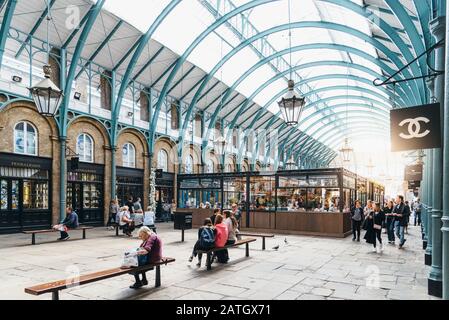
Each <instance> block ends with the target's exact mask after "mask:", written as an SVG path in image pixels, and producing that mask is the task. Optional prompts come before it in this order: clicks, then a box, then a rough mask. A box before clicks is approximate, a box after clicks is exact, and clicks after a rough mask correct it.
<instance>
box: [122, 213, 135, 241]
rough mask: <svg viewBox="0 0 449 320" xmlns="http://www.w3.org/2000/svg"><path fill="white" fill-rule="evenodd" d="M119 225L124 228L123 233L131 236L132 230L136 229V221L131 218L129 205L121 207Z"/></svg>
mask: <svg viewBox="0 0 449 320" xmlns="http://www.w3.org/2000/svg"><path fill="white" fill-rule="evenodd" d="M119 225H120V229H122V230H123V233H124V234H126V235H127V236H128V237H131V235H132V232H133V231H134V221H133V220H132V219H131V214H130V213H129V208H128V206H124V207H122V208H121V209H120V215H119Z"/></svg>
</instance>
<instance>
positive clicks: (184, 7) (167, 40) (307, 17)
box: [105, 0, 389, 133]
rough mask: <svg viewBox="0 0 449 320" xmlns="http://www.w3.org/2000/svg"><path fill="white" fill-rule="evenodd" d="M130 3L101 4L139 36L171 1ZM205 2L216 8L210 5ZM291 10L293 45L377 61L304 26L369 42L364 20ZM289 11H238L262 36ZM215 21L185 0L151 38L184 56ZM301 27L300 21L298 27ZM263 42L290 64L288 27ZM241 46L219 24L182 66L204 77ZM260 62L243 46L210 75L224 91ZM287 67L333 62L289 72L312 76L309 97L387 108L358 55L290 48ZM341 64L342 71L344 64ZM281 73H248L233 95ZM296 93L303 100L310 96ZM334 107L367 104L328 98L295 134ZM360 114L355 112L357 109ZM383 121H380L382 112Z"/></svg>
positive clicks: (274, 87) (261, 98)
mask: <svg viewBox="0 0 449 320" xmlns="http://www.w3.org/2000/svg"><path fill="white" fill-rule="evenodd" d="M135 2H136V3H135V4H134V3H133V5H129V3H127V2H125V1H122V0H108V1H107V2H106V5H105V6H106V8H107V9H108V10H110V11H111V12H113V13H114V14H116V15H118V16H119V17H122V18H123V19H125V20H127V21H129V22H130V23H131V24H133V25H134V26H136V27H137V28H139V29H140V30H141V31H142V32H145V31H146V30H147V28H148V27H149V26H150V25H151V23H152V22H153V21H154V19H155V18H156V17H157V13H159V12H161V11H162V9H163V8H164V7H165V6H166V5H167V4H168V3H169V1H168V0H154V1H152V6H153V7H152V10H135V8H136V7H137V6H142V7H146V6H147V5H146V4H147V1H145V0H140V1H139V0H138V1H135ZM203 2H210V3H215V1H203ZM248 2H250V1H248V0H232V3H233V4H234V5H235V6H236V7H238V6H241V5H244V4H247V3H248ZM353 2H354V3H356V4H358V5H366V3H364V1H362V0H354V1H353ZM227 3H230V1H221V4H220V5H221V6H223V8H221V9H222V10H223V12H225V11H224V10H228V11H229V9H226V8H225V6H226V5H227ZM290 6H291V9H290V21H291V22H292V23H299V24H297V26H299V27H298V28H293V29H291V40H292V47H297V46H302V47H304V46H305V45H309V44H315V43H321V44H338V45H342V46H348V47H352V48H355V49H358V50H360V51H362V52H364V53H365V54H369V55H370V56H372V57H373V59H376V58H377V57H378V53H377V51H376V49H375V48H374V47H373V46H372V45H371V44H370V43H368V42H366V41H365V40H362V39H360V38H357V37H355V36H353V35H350V34H348V33H345V32H341V31H337V30H333V29H328V28H326V27H307V26H306V27H304V22H315V23H316V22H321V21H324V22H327V23H333V24H339V25H344V26H347V27H349V28H352V29H354V30H357V31H358V32H362V33H363V34H365V35H366V36H368V37H372V31H371V30H372V27H371V25H372V24H371V23H370V22H369V21H368V20H367V19H366V18H365V17H362V16H360V15H358V14H356V13H354V12H352V11H349V10H347V9H345V8H343V7H340V6H337V5H334V4H331V3H329V2H327V1H318V0H301V1H291V0H290ZM288 7H289V1H288V0H282V1H274V2H271V3H267V4H264V5H260V6H257V7H255V8H253V9H251V10H249V11H247V12H244V16H245V17H246V18H247V19H248V20H249V21H250V22H251V24H252V25H253V26H254V27H255V28H256V29H257V30H258V31H265V30H268V29H270V28H273V27H276V26H280V25H286V24H288V23H289V9H288ZM267 17H270V19H267ZM214 21H215V17H214V16H213V15H212V14H211V12H209V11H208V10H207V9H206V7H205V6H204V5H203V4H202V1H198V0H183V1H181V3H180V4H179V5H178V6H177V7H176V8H175V9H174V10H173V11H172V13H171V14H170V15H169V16H168V17H167V18H166V19H165V20H164V22H163V23H162V24H161V26H160V27H159V28H158V29H157V31H156V33H155V34H154V38H155V39H156V40H157V41H159V42H160V43H162V44H163V45H165V46H167V47H168V48H170V49H171V50H173V51H174V52H175V53H177V54H179V55H182V54H183V53H184V51H185V50H186V49H187V48H188V47H189V45H190V44H191V43H192V42H193V41H194V40H195V38H196V37H197V36H198V35H199V34H201V33H202V32H203V31H204V30H205V29H207V28H208V27H209V26H210V25H211V24H212V23H213V22H214ZM301 22H302V23H303V24H302V25H301ZM317 26H319V25H317ZM265 39H266V40H267V41H268V42H269V43H270V44H271V46H272V47H273V48H274V49H275V51H278V52H279V51H282V50H287V51H286V52H285V53H286V54H284V55H283V56H282V57H283V58H284V59H285V61H288V62H289V61H290V55H289V53H288V49H289V30H288V29H286V30H282V31H278V32H274V33H272V34H270V35H268V36H266V37H265ZM240 43H241V39H239V38H238V37H237V35H236V34H235V33H234V32H233V31H232V29H231V28H230V25H228V24H224V25H222V26H220V27H219V28H218V29H216V30H215V32H213V33H211V34H210V35H209V36H207V37H206V39H205V40H203V41H202V42H201V43H200V44H199V45H198V46H197V47H196V48H195V50H194V51H193V52H192V54H190V56H189V57H188V61H190V62H191V63H193V64H195V65H197V66H198V67H200V68H202V69H203V70H205V71H206V72H210V71H211V70H212V69H213V68H214V67H215V66H216V65H217V63H219V62H220V61H222V60H223V57H224V56H226V55H227V54H228V53H229V52H230V51H231V50H232V49H233V48H235V47H236V46H237V45H238V44H240ZM259 61H260V57H259V56H258V55H257V54H256V53H255V51H254V50H253V49H252V48H250V47H249V46H248V47H245V48H244V49H243V50H240V51H239V52H238V53H237V54H235V55H234V56H233V57H232V58H230V59H229V60H228V61H227V62H226V63H224V64H223V66H222V67H221V68H220V69H219V71H218V72H217V73H216V74H215V77H216V78H217V79H219V80H221V81H222V82H223V83H225V84H226V85H227V86H232V85H234V84H235V82H236V81H237V80H238V79H239V78H240V77H241V76H242V75H243V74H244V71H246V70H248V69H250V68H251V67H253V66H254V65H255V64H256V63H257V62H259ZM291 61H292V66H302V65H305V64H310V63H313V62H317V61H331V62H335V61H339V62H342V63H343V64H342V65H339V66H331V67H330V66H329V65H324V64H323V65H318V66H313V67H306V68H301V67H298V68H297V69H296V70H295V72H296V73H297V74H298V75H299V76H300V77H301V78H302V79H312V78H316V79H315V80H314V81H308V83H307V85H308V86H309V90H308V91H315V90H317V92H318V93H317V95H318V98H320V99H321V98H332V97H333V96H347V95H351V96H355V97H367V98H369V99H373V100H375V101H379V102H381V103H383V104H385V105H389V100H388V92H386V90H383V89H380V88H375V87H374V86H373V85H370V84H369V82H371V81H372V80H374V78H375V76H374V75H375V74H378V75H381V74H382V70H381V68H380V67H379V66H377V65H376V64H374V63H372V62H370V61H367V60H366V59H364V58H362V57H361V56H358V55H356V54H353V53H351V52H345V51H338V50H335V49H323V48H319V49H307V50H305V49H302V50H296V48H295V50H294V51H293V52H292V54H291ZM345 63H346V65H347V66H345V65H344V64H345ZM351 64H356V65H360V66H363V67H365V68H368V69H371V72H370V74H368V73H367V72H364V71H361V70H357V69H355V68H352V67H350V66H351ZM284 71H288V68H287V69H286V70H285V69H284V70H276V69H274V68H272V67H271V66H270V65H268V64H265V65H263V66H261V67H259V68H257V69H256V70H255V71H254V72H252V73H250V74H248V75H247V77H246V78H245V79H244V81H242V82H241V83H239V85H238V86H237V88H236V89H237V91H238V92H240V93H241V94H243V95H244V96H246V97H251V96H253V95H254V94H255V93H257V92H256V90H258V89H259V87H260V86H261V85H263V84H264V83H265V82H266V81H268V80H270V79H272V78H274V77H275V76H277V75H279V73H280V72H284ZM329 74H331V75H340V76H336V77H333V78H329V79H325V76H326V75H329ZM320 76H321V77H320ZM348 76H349V77H351V79H348ZM288 77H289V75H288V72H287V73H286V76H285V77H278V79H277V80H274V81H273V82H272V83H271V84H269V85H267V86H266V87H265V88H262V89H259V91H260V92H258V93H257V94H256V95H255V96H254V99H253V101H254V102H256V103H257V104H258V105H260V106H262V107H264V106H266V104H267V103H268V102H269V101H270V100H272V99H273V97H275V96H277V95H278V94H279V93H281V92H283V91H284V90H285V88H286V80H287V78H288ZM357 77H358V78H363V79H365V80H366V81H365V82H361V81H358V80H357ZM348 85H349V86H350V87H349V88H348V89H344V87H345V86H348ZM328 88H329V89H328ZM332 88H334V89H332ZM357 88H358V90H357ZM364 89H366V90H364ZM303 91H304V90H303ZM302 93H303V94H306V95H307V93H308V92H302ZM339 103H340V104H341V103H352V104H354V105H355V104H357V103H359V104H365V103H367V102H364V101H363V99H349V98H347V99H345V101H338V100H333V101H330V102H329V103H328V104H320V105H319V106H316V107H314V108H310V109H308V110H306V111H305V112H304V118H307V119H308V120H307V121H305V122H304V123H302V124H301V126H300V129H305V128H307V127H309V126H310V124H313V123H315V122H316V121H317V119H319V118H320V116H321V117H322V116H323V114H321V113H318V114H317V115H315V116H313V117H308V116H309V115H310V114H311V113H312V112H313V111H316V110H321V109H322V108H325V107H326V106H329V105H334V104H339ZM267 107H268V110H269V111H271V112H272V113H274V114H276V113H277V112H278V111H279V107H278V106H277V103H276V101H274V102H272V103H271V104H269V105H268V106H267ZM355 107H356V106H354V108H355ZM351 108H353V107H351ZM359 109H360V108H358V109H357V110H359ZM354 110H355V109H354ZM365 110H366V108H365ZM331 112H332V111H328V113H324V114H330V113H331ZM382 116H385V114H383V115H382ZM334 119H340V121H344V119H345V116H344V115H338V116H336V117H334ZM326 123H328V121H324V120H323V122H322V123H321V124H322V125H324V124H326ZM333 123H334V125H335V126H337V125H339V123H338V122H337V121H334V122H333ZM308 133H309V132H308Z"/></svg>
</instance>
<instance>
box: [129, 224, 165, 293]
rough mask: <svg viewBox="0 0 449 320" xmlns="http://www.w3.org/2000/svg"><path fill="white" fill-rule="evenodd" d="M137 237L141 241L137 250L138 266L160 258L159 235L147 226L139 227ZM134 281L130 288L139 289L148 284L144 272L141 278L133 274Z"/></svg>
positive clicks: (160, 242)
mask: <svg viewBox="0 0 449 320" xmlns="http://www.w3.org/2000/svg"><path fill="white" fill-rule="evenodd" d="M139 238H140V239H141V240H142V241H143V242H142V244H141V245H140V250H139V251H138V252H137V259H138V261H139V267H140V266H144V265H147V264H151V263H154V262H157V261H160V260H161V259H162V241H161V239H160V238H159V236H158V235H157V234H156V233H154V232H153V231H152V230H151V229H150V228H148V227H142V228H140V229H139ZM134 278H135V280H136V282H135V283H134V284H133V285H132V286H130V288H131V289H139V288H141V287H142V286H146V285H147V284H148V280H147V276H146V273H145V272H142V280H140V278H139V274H135V275H134Z"/></svg>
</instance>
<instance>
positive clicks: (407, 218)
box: [404, 201, 412, 234]
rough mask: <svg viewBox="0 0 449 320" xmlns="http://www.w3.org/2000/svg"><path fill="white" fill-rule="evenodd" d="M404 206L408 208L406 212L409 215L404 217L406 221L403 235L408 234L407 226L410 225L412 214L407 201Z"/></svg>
mask: <svg viewBox="0 0 449 320" xmlns="http://www.w3.org/2000/svg"><path fill="white" fill-rule="evenodd" d="M405 206H406V207H407V208H408V209H407V211H408V212H409V214H408V215H407V216H406V217H405V218H406V221H405V222H406V223H405V230H404V231H405V234H408V225H409V223H410V214H411V212H412V209H411V207H410V205H409V202H408V201H405Z"/></svg>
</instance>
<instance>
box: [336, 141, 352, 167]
mask: <svg viewBox="0 0 449 320" xmlns="http://www.w3.org/2000/svg"><path fill="white" fill-rule="evenodd" d="M339 151H340V153H341V156H342V158H343V161H344V162H350V161H351V154H352V152H353V151H354V149H352V148H351V146H350V145H349V139H348V138H346V139H345V145H344V146H343V148H341V149H340V150H339Z"/></svg>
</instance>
